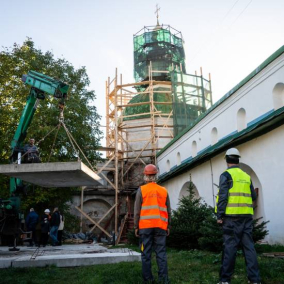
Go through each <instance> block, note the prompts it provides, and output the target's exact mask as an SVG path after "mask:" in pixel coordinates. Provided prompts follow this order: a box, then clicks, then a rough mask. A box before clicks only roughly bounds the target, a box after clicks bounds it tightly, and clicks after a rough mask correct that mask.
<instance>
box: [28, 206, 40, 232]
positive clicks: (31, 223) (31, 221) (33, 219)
mask: <svg viewBox="0 0 284 284" xmlns="http://www.w3.org/2000/svg"><path fill="white" fill-rule="evenodd" d="M37 223H38V215H37V214H36V212H35V211H32V212H30V213H29V214H28V216H27V218H26V226H27V229H28V230H31V231H34V230H35V228H36V225H37Z"/></svg>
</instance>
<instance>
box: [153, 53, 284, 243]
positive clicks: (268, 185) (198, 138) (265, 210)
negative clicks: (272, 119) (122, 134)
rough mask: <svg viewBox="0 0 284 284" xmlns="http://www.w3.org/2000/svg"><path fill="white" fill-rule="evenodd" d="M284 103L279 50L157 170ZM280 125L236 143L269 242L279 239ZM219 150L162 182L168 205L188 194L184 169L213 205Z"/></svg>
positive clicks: (283, 194)
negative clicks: (249, 177) (241, 142)
mask: <svg viewBox="0 0 284 284" xmlns="http://www.w3.org/2000/svg"><path fill="white" fill-rule="evenodd" d="M283 106H284V55H283V54H282V55H281V56H280V57H278V58H277V59H276V60H274V61H273V62H272V63H271V64H270V65H269V66H267V67H266V68H264V69H263V70H262V71H261V72H260V73H259V74H257V75H256V76H255V77H254V78H253V79H251V80H250V81H249V82H248V83H246V84H245V85H244V86H243V87H242V88H241V89H239V90H238V91H237V92H235V93H234V94H233V95H231V96H230V97H229V98H228V99H227V100H225V101H224V102H223V103H221V104H220V105H219V106H218V107H216V108H215V109H214V110H213V111H212V112H211V113H209V114H208V115H207V116H206V117H205V118H204V119H202V120H201V121H200V122H199V123H198V124H197V125H195V126H194V127H193V128H192V129H191V130H190V131H189V132H187V133H186V134H185V135H183V136H182V137H181V138H180V139H179V140H178V141H176V142H175V143H174V144H173V145H171V147H169V148H168V149H167V150H166V151H165V152H164V153H162V154H161V156H159V157H158V166H159V171H160V173H159V174H160V175H162V174H164V173H166V172H168V171H170V170H171V169H173V167H175V166H177V165H179V164H180V163H182V162H184V161H186V160H189V159H191V158H192V157H195V156H196V155H197V154H198V152H201V151H203V150H204V149H206V148H207V147H209V146H211V145H213V144H215V143H216V142H218V141H219V140H220V139H222V138H224V137H226V136H228V135H230V134H233V133H237V131H241V130H243V129H244V128H246V127H247V126H249V125H250V124H252V123H254V122H255V121H257V120H259V119H261V118H263V117H264V116H266V115H267V114H269V113H271V112H273V111H274V110H276V109H278V108H280V107H283ZM283 139H284V126H281V127H278V128H276V129H275V130H272V131H270V132H269V133H267V134H265V135H262V136H260V137H258V138H256V139H254V140H251V141H249V142H246V143H244V144H242V145H240V146H239V147H237V148H238V149H239V150H240V152H241V155H242V159H241V163H242V165H241V166H242V168H243V169H244V170H245V171H246V172H248V174H250V175H251V177H252V181H253V183H254V186H255V187H256V188H259V199H258V201H257V202H258V203H257V206H258V207H257V209H256V212H255V215H256V217H260V216H262V217H263V218H264V220H269V221H270V223H269V224H268V229H269V231H270V232H269V236H268V238H267V240H268V241H269V242H270V243H282V244H284V218H283V217H282V216H283V214H284V207H283V201H284V190H283V184H284V175H283V169H284V151H283V146H282V145H283V141H284V140H283ZM224 154H225V153H222V154H220V155H217V156H215V157H214V158H212V159H211V161H208V162H205V163H203V164H201V165H199V166H197V167H195V168H194V169H192V170H190V171H188V172H186V173H184V174H182V175H179V176H176V177H174V178H172V179H170V180H168V181H167V182H165V183H164V184H163V186H165V187H167V189H168V192H169V195H170V198H171V204H172V207H173V209H176V208H177V206H178V200H179V198H180V197H181V196H182V195H183V194H187V191H186V189H187V185H188V181H189V174H191V177H192V181H193V183H194V184H195V186H196V188H197V192H198V194H199V196H200V197H202V198H204V200H205V201H206V202H207V203H208V204H210V205H212V206H213V205H214V202H215V201H214V200H215V197H213V195H216V193H217V187H216V186H214V185H213V183H215V184H218V183H219V176H220V174H221V173H222V172H223V171H224V170H225V169H226V163H225V161H224V158H223V157H224Z"/></svg>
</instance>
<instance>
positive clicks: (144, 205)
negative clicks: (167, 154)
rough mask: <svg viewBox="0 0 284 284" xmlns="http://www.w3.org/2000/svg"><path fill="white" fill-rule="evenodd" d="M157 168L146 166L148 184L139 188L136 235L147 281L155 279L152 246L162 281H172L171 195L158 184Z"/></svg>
mask: <svg viewBox="0 0 284 284" xmlns="http://www.w3.org/2000/svg"><path fill="white" fill-rule="evenodd" d="M157 173H158V170H157V168H156V166H155V165H152V164H149V165H147V166H146V167H145V169H144V181H145V182H146V184H145V185H142V186H141V187H139V188H138V190H137V193H136V199H135V205H134V228H135V235H136V236H137V237H140V249H141V258H142V276H143V280H144V281H145V282H147V283H152V282H154V277H153V274H152V271H151V255H152V249H154V250H155V253H156V260H157V264H158V269H159V270H158V277H159V283H169V279H168V266H167V255H166V237H167V236H168V235H169V233H170V230H169V224H170V216H171V206H170V199H169V195H168V192H167V190H166V188H164V187H162V186H159V185H158V184H156V175H157Z"/></svg>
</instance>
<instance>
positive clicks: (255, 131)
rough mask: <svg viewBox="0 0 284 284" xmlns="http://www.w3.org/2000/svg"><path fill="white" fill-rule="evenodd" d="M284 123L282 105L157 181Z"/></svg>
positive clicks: (164, 179) (176, 174) (170, 176)
mask: <svg viewBox="0 0 284 284" xmlns="http://www.w3.org/2000/svg"><path fill="white" fill-rule="evenodd" d="M283 124H284V107H282V108H280V109H278V110H276V111H272V112H270V113H269V114H268V115H266V116H265V117H264V118H262V119H260V120H258V121H256V122H255V123H253V124H251V125H250V126H249V127H247V128H246V129H244V130H242V131H240V132H237V133H233V134H232V135H229V136H227V137H225V138H224V139H222V140H220V141H219V142H218V143H216V144H215V145H213V146H210V147H208V148H206V149H204V150H203V151H201V152H200V154H198V155H197V156H196V157H194V158H193V159H191V160H189V161H187V162H183V163H182V164H181V165H179V166H177V167H175V168H173V169H172V170H171V171H170V172H168V173H166V174H163V175H161V176H160V177H159V180H158V182H165V181H166V180H168V179H170V178H173V177H175V176H178V175H180V174H182V173H184V172H186V171H188V170H189V169H191V168H194V167H196V166H197V165H200V164H202V163H204V162H205V161H207V160H209V159H211V158H212V157H214V156H216V155H218V154H220V153H222V152H224V150H225V149H227V148H228V147H236V146H237V145H240V144H243V143H245V142H247V141H250V140H252V139H254V138H256V137H258V136H261V135H263V134H265V133H267V132H270V131H271V130H273V129H275V128H277V127H279V126H281V125H283Z"/></svg>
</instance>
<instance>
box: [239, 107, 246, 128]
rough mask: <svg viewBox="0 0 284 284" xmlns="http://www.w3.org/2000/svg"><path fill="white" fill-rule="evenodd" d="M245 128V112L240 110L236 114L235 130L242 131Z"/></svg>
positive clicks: (242, 109)
mask: <svg viewBox="0 0 284 284" xmlns="http://www.w3.org/2000/svg"><path fill="white" fill-rule="evenodd" d="M246 127H247V121H246V110H245V109H244V108H240V109H239V110H238V113H237V129H238V131H242V130H244V129H245V128H246Z"/></svg>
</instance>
